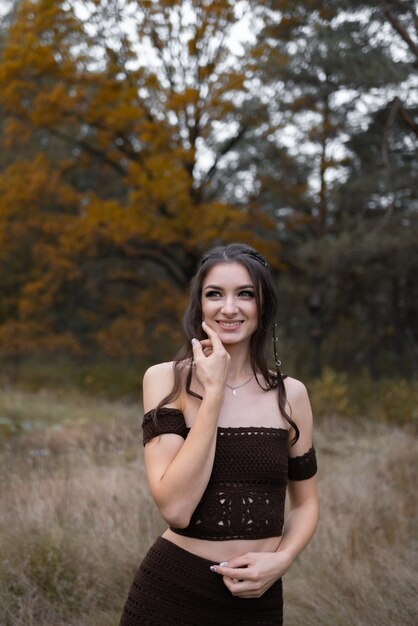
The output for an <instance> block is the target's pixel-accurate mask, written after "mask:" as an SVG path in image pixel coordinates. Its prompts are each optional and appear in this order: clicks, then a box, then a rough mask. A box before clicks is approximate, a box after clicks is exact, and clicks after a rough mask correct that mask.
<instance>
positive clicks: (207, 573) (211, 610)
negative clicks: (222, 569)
mask: <svg viewBox="0 0 418 626" xmlns="http://www.w3.org/2000/svg"><path fill="white" fill-rule="evenodd" d="M210 565H213V563H212V561H208V560H207V559H202V558H201V557H200V556H196V555H195V554H192V553H191V552H188V551H187V550H183V549H182V548H179V547H178V546H176V545H175V544H174V543H172V542H171V541H168V540H167V539H164V538H163V537H159V538H158V539H157V541H156V542H155V543H154V545H153V546H152V547H151V548H150V549H149V551H148V553H147V555H146V556H145V558H144V560H143V561H142V563H141V565H140V567H139V569H138V571H137V573H136V574H135V578H134V581H133V583H132V586H131V588H130V590H129V595H128V598H127V600H126V603H125V607H124V610H123V614H122V617H121V620H120V624H119V626H174V625H176V626H179V625H181V626H234V625H237V626H238V625H239V626H242V625H243V624H248V625H251V626H273V625H274V626H281V624H282V623H283V594H282V581H281V580H278V581H277V582H276V583H275V584H274V585H273V586H272V587H270V589H268V590H267V591H266V592H265V593H264V594H263V595H262V596H261V597H260V598H237V597H236V596H233V595H231V593H230V591H229V590H228V589H227V587H226V586H225V584H224V582H223V580H222V576H219V574H215V573H214V572H212V571H211V570H210V569H209V566H210Z"/></svg>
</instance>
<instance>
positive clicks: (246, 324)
mask: <svg viewBox="0 0 418 626" xmlns="http://www.w3.org/2000/svg"><path fill="white" fill-rule="evenodd" d="M202 313H203V319H204V321H205V322H206V323H207V324H208V326H210V327H211V328H212V329H213V330H214V331H215V332H216V333H217V334H218V335H219V338H220V339H221V341H222V343H224V344H236V343H240V342H242V341H249V340H250V338H251V335H253V333H254V332H255V330H256V329H257V325H258V311H257V302H256V299H255V292H254V284H253V281H252V280H251V277H250V275H249V273H248V271H247V269H246V268H245V267H244V266H243V265H241V263H237V262H233V263H218V264H217V265H215V266H214V267H212V269H211V270H209V272H208V274H207V275H206V278H205V279H204V281H203V284H202Z"/></svg>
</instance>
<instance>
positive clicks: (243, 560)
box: [225, 554, 252, 567]
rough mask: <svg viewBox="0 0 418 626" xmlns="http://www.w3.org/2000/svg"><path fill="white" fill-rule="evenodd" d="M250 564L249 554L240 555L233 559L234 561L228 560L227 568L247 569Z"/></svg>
mask: <svg viewBox="0 0 418 626" xmlns="http://www.w3.org/2000/svg"><path fill="white" fill-rule="evenodd" d="M251 563H252V558H251V555H250V554H242V555H241V556H237V557H235V559H230V560H229V561H228V563H225V565H228V567H248V565H250V564H251Z"/></svg>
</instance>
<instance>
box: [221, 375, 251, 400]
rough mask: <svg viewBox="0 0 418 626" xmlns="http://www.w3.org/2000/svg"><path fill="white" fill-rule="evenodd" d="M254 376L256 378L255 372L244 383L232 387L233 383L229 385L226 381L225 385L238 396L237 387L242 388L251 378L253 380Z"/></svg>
mask: <svg viewBox="0 0 418 626" xmlns="http://www.w3.org/2000/svg"><path fill="white" fill-rule="evenodd" d="M253 378H254V374H251V376H250V378H249V379H248V380H246V381H245V383H242V385H238V387H231V385H228V383H225V386H226V387H228V389H230V390H231V391H232V395H233V396H236V395H237V389H241V387H245V385H248V383H249V382H250V380H252V379H253Z"/></svg>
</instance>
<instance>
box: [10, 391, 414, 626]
mask: <svg viewBox="0 0 418 626" xmlns="http://www.w3.org/2000/svg"><path fill="white" fill-rule="evenodd" d="M0 417H1V418H2V420H1V421H0V428H1V427H3V439H2V441H3V442H4V443H3V446H2V449H1V451H0V470H1V479H0V480H1V483H0V549H1V554H0V624H1V625H2V626H23V625H24V626H35V625H36V626H64V625H65V626H116V625H117V624H118V619H119V616H120V612H121V609H122V605H123V602H124V600H125V596H126V593H127V590H128V587H129V584H130V582H131V579H132V576H133V573H134V570H135V569H136V567H137V565H138V563H139V561H140V559H141V557H142V555H143V554H144V552H145V550H146V548H147V546H148V545H149V544H150V542H151V541H152V539H153V538H154V537H155V536H156V535H157V534H158V533H159V532H160V530H161V529H162V528H163V525H162V523H161V521H160V519H159V515H158V513H157V512H156V510H155V508H154V506H153V505H152V503H151V501H150V498H149V495H148V492H147V488H146V485H145V479H144V471H143V466H142V460H141V459H142V457H141V453H140V449H141V448H140V429H139V419H138V417H139V416H138V407H137V406H134V405H127V404H124V403H118V402H105V401H95V400H93V399H87V398H86V397H84V396H82V395H79V394H73V395H70V396H69V395H68V393H66V395H65V396H64V395H59V394H57V393H48V392H42V393H37V394H31V393H28V392H25V393H23V392H19V391H17V390H14V389H4V390H3V394H2V399H1V401H0ZM316 446H317V449H318V453H319V461H320V474H319V478H320V494H321V510H322V515H321V521H320V525H319V528H318V531H317V534H316V536H315V538H314V540H313V541H312V543H311V544H310V546H309V547H308V548H307V549H306V550H305V552H304V553H303V554H302V555H301V557H300V558H299V560H298V561H297V562H296V563H295V564H294V565H293V567H292V569H291V570H290V571H289V573H288V574H287V575H286V578H285V608H286V613H285V615H286V620H285V624H286V626H299V625H300V624H304V625H312V626H313V625H315V626H318V625H324V626H339V625H341V626H347V625H348V624H350V625H356V626H357V625H358V626H360V625H361V626H372V625H376V626H377V625H379V626H389V625H390V626H396V625H399V626H401V625H402V626H408V625H411V626H412V624H415V623H416V616H417V615H418V585H417V579H416V571H417V565H418V558H417V556H418V555H417V548H418V536H417V522H416V520H417V519H418V516H417V508H418V507H417V503H418V492H417V490H416V489H415V482H416V465H417V462H416V460H417V458H418V443H417V441H416V438H414V437H413V436H412V435H411V434H409V433H408V432H407V431H406V430H405V429H403V430H402V429H400V428H399V427H391V426H389V425H388V424H379V423H371V422H369V423H367V424H365V425H362V424H359V423H358V422H356V423H355V425H354V424H353V423H350V422H347V421H344V420H342V419H331V418H328V419H326V420H324V421H323V422H322V423H321V424H320V425H319V428H318V429H317V436H316ZM162 626H163V625H162Z"/></svg>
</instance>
